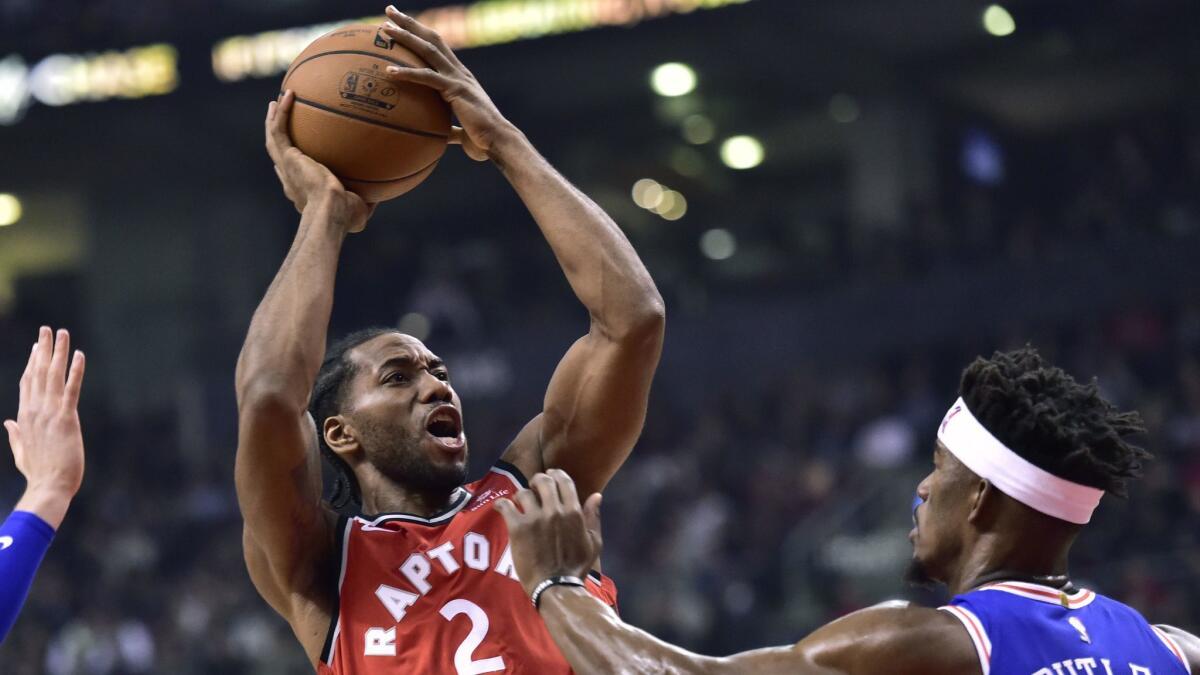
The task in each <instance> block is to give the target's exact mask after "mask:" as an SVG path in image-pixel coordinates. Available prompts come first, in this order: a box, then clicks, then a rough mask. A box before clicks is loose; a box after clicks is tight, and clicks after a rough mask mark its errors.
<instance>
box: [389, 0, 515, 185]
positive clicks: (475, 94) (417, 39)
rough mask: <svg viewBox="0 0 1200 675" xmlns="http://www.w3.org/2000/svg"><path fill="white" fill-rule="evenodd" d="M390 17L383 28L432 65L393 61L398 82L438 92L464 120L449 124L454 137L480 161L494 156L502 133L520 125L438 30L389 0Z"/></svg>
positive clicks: (452, 139)
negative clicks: (405, 64)
mask: <svg viewBox="0 0 1200 675" xmlns="http://www.w3.org/2000/svg"><path fill="white" fill-rule="evenodd" d="M387 17H388V21H387V22H386V23H384V25H383V32H384V33H386V34H387V35H388V36H389V37H391V38H392V39H393V40H395V41H396V42H397V43H399V44H400V45H402V46H403V47H405V48H407V49H408V50H409V51H411V52H413V53H414V54H416V55H417V56H420V57H421V58H422V59H424V60H425V63H427V64H429V66H430V67H429V68H408V67H403V66H389V67H388V69H387V77H388V78H389V79H391V80H393V81H395V82H412V83H415V84H421V85H424V86H426V87H430V88H431V89H434V90H436V91H437V92H438V93H440V94H441V95H442V98H443V99H444V100H445V101H446V102H447V103H449V104H450V109H451V110H453V111H454V116H455V117H457V118H458V122H459V124H461V125H462V127H461V128H459V127H454V128H453V129H452V130H451V133H450V142H451V143H458V144H460V145H462V147H463V151H464V152H466V153H467V156H469V157H470V158H471V159H474V160H476V161H480V162H482V161H484V160H486V159H489V158H491V157H492V152H493V149H494V146H495V145H496V143H497V141H498V140H499V139H500V138H501V136H503V135H504V134H515V133H517V130H516V127H514V126H513V125H512V123H510V122H509V121H508V120H507V119H505V118H504V115H501V114H500V111H499V110H498V109H497V108H496V104H495V103H492V99H491V98H489V97H488V95H487V92H485V91H484V90H483V87H482V86H481V85H480V84H479V81H478V80H476V79H475V76H474V75H472V74H471V71H470V70H467V67H466V66H464V65H463V64H462V61H459V60H458V57H457V56H456V55H455V54H454V52H453V51H452V50H451V49H450V47H449V46H447V45H446V41H445V40H443V39H442V36H441V35H439V34H438V32H437V31H435V30H433V29H432V28H429V27H428V26H425V25H424V24H422V23H420V22H419V21H417V20H416V19H414V18H412V17H410V16H408V15H407V14H404V13H403V12H401V11H400V10H398V9H396V8H395V7H393V6H391V5H389V6H388V8H387Z"/></svg>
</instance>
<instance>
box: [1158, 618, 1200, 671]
mask: <svg viewBox="0 0 1200 675" xmlns="http://www.w3.org/2000/svg"><path fill="white" fill-rule="evenodd" d="M1150 630H1152V631H1154V634H1155V635H1157V636H1158V639H1159V640H1161V641H1162V643H1163V645H1165V646H1166V648H1167V650H1168V651H1170V652H1171V653H1172V654H1174V655H1175V658H1177V659H1179V661H1180V663H1182V664H1183V669H1184V670H1186V671H1187V672H1188V675H1191V673H1192V664H1191V663H1190V662H1189V661H1188V660H1187V657H1186V656H1184V654H1183V649H1181V648H1180V647H1179V643H1178V642H1175V639H1174V638H1172V637H1171V636H1170V635H1167V633H1166V631H1163V630H1161V629H1159V627H1158V626H1155V625H1154V624H1150Z"/></svg>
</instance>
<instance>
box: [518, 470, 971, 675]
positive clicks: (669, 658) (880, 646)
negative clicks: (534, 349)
mask: <svg viewBox="0 0 1200 675" xmlns="http://www.w3.org/2000/svg"><path fill="white" fill-rule="evenodd" d="M530 485H531V489H530V490H522V491H521V492H519V493H518V494H517V496H516V503H515V504H514V503H513V502H510V501H508V500H500V501H497V502H496V509H497V510H498V511H500V513H501V514H502V515H503V516H504V520H505V522H507V524H508V531H509V540H510V541H511V542H512V552H513V563H514V564H515V566H516V570H517V576H518V577H519V578H520V579H521V583H522V585H524V587H525V591H526V593H528V594H530V596H531V597H532V596H534V594H535V593H537V591H538V588H539V587H543V586H544V584H543V582H544V581H545V580H548V579H561V578H563V577H568V578H569V577H576V578H584V576H585V575H586V574H587V570H589V569H591V568H592V563H593V561H595V560H596V558H597V557H598V556H599V555H600V548H601V540H600V495H598V494H593V495H592V496H591V497H589V498H588V500H587V502H586V505H585V506H583V507H581V506H580V504H579V498H578V495H577V493H576V491H575V486H574V484H573V483H572V481H571V479H570V478H569V477H568V476H567V475H566V474H565V473H563V472H561V471H555V470H552V471H550V472H549V474H538V475H536V476H534V477H533V478H532V479H531V481H530ZM535 604H536V605H537V606H538V611H539V613H540V614H541V616H542V620H543V621H545V623H546V627H547V628H548V629H549V631H550V635H551V636H552V637H553V638H554V642H555V644H557V645H558V647H559V649H560V650H561V651H562V653H563V655H564V656H565V657H566V659H567V662H568V663H570V664H571V667H572V668H573V669H574V670H575V671H576V672H578V673H679V674H681V675H735V674H738V673H749V674H754V675H775V674H778V675H784V674H785V673H787V674H792V675H835V674H837V675H873V674H875V673H882V672H887V673H895V674H896V675H905V674H909V673H911V674H912V675H917V674H921V675H972V674H974V673H979V672H980V670H981V669H980V666H979V661H978V660H977V659H978V657H977V656H976V654H975V650H974V647H973V646H972V643H971V641H970V639H969V638H968V636H967V633H966V631H965V630H964V629H963V627H962V625H961V624H959V623H957V621H956V620H955V619H954V618H952V617H951V616H950V615H948V614H945V613H944V612H939V611H937V610H932V609H924V608H915V607H908V606H906V605H904V604H902V603H894V604H891V605H888V606H879V607H874V608H871V609H866V610H862V611H860V612H855V613H854V614H851V615H849V616H846V617H843V618H842V619H839V620H837V621H834V622H833V623H831V624H829V625H827V626H824V627H822V628H820V629H818V630H817V631H816V632H814V633H813V634H812V635H810V636H808V637H807V638H805V639H804V640H801V641H800V642H799V643H797V644H795V645H792V646H787V647H773V648H768V649H759V650H754V651H750V652H744V653H741V654H735V655H733V656H726V657H711V656H702V655H699V654H695V653H692V652H689V651H687V650H685V649H682V648H680V647H677V646H675V645H671V644H668V643H666V642H663V641H662V640H659V639H658V638H655V637H654V636H653V635H650V634H649V633H646V632H645V631H642V630H640V629H638V628H635V627H633V626H630V625H629V624H627V623H625V622H624V621H622V620H621V619H620V618H619V617H618V616H617V614H616V613H615V612H614V611H612V609H610V608H609V607H607V606H605V605H604V604H603V603H601V602H600V601H598V600H597V599H596V598H594V597H593V596H592V595H591V594H590V593H588V592H587V591H585V590H584V589H583V588H581V587H579V586H576V585H571V583H570V582H568V583H554V584H553V585H550V586H545V587H544V590H542V592H541V594H540V595H539V596H538V597H537V602H536V603H535Z"/></svg>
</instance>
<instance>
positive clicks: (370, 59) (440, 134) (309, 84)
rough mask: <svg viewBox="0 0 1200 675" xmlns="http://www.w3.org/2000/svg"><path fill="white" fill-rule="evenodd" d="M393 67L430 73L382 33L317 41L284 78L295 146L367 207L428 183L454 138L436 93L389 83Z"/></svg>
mask: <svg viewBox="0 0 1200 675" xmlns="http://www.w3.org/2000/svg"><path fill="white" fill-rule="evenodd" d="M388 66H410V67H417V68H425V67H428V66H427V64H426V63H425V61H423V60H422V59H421V58H420V57H418V56H417V55H416V54H414V53H412V52H411V51H409V50H408V49H405V48H404V47H403V46H401V45H399V44H396V43H395V41H394V40H392V38H391V37H389V36H387V35H386V34H384V33H382V32H381V31H380V30H379V27H378V26H373V25H369V24H356V25H352V26H345V27H342V28H338V29H337V30H334V31H331V32H329V33H326V34H325V35H322V36H321V37H319V38H317V39H316V40H313V42H312V44H310V45H308V47H306V48H305V49H304V51H302V52H300V55H299V56H297V57H296V60H295V61H293V62H292V65H291V66H290V67H289V68H288V72H287V75H285V76H284V78H283V85H282V87H281V91H282V90H286V89H291V90H292V91H294V92H295V96H296V103H295V107H294V108H293V109H292V116H291V120H290V129H289V131H290V132H291V135H292V142H294V143H295V144H296V147H298V148H300V150H301V151H303V152H304V153H305V154H307V155H308V156H310V157H312V158H313V159H315V160H317V161H318V162H320V163H322V164H324V165H325V166H327V167H329V170H330V171H332V172H333V173H334V175H336V176H337V177H338V178H339V179H341V181H342V183H343V184H344V185H345V186H346V188H347V189H349V190H352V191H354V192H356V193H358V194H359V195H361V196H362V198H363V199H364V200H366V201H367V202H380V201H384V200H386V199H391V198H393V197H398V196H400V195H402V194H404V193H405V192H408V191H409V190H411V189H413V188H414V187H416V186H417V185H419V184H420V183H421V181H423V180H425V179H426V178H428V177H429V174H431V173H432V172H433V169H434V168H435V167H436V166H437V163H438V161H439V160H440V159H441V158H442V153H443V152H445V150H446V142H447V140H448V139H449V136H450V107H449V106H448V105H447V104H446V102H445V101H443V100H442V97H441V95H440V94H438V92H436V91H434V90H433V89H430V88H429V87H425V86H422V85H419V84H412V83H407V82H391V81H388V80H387V79H385V77H384V76H385V74H386V69H387V67H388Z"/></svg>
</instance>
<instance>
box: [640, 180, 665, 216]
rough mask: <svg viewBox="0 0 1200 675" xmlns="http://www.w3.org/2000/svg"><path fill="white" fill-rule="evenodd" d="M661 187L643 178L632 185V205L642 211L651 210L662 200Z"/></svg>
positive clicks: (656, 182)
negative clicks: (640, 208) (635, 205)
mask: <svg viewBox="0 0 1200 675" xmlns="http://www.w3.org/2000/svg"><path fill="white" fill-rule="evenodd" d="M663 192H664V189H663V186H662V185H661V184H659V182H658V181H656V180H654V179H653V178H643V179H641V180H639V181H638V182H636V183H634V184H633V203H634V204H637V205H638V206H640V207H642V208H643V209H653V208H655V207H656V206H658V204H659V202H661V201H662V198H663Z"/></svg>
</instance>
